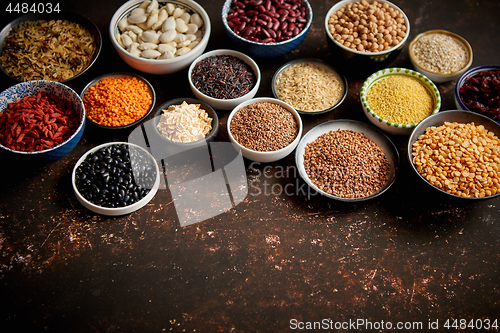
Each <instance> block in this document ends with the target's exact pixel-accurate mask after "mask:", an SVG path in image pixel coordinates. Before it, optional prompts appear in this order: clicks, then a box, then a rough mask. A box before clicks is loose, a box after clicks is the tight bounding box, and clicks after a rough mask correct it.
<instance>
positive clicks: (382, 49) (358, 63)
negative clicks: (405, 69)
mask: <svg viewBox="0 0 500 333" xmlns="http://www.w3.org/2000/svg"><path fill="white" fill-rule="evenodd" d="M324 29H325V32H326V36H327V42H328V45H329V47H330V49H331V50H332V52H333V54H334V55H336V56H338V58H340V59H342V60H343V61H344V62H345V65H349V66H352V68H353V69H355V70H363V71H364V70H365V69H375V68H383V67H386V66H387V65H388V64H390V63H391V62H392V61H393V60H394V59H396V58H397V56H398V55H399V54H400V53H401V51H402V49H403V47H404V45H405V43H406V41H407V39H408V36H409V34H410V21H409V20H408V17H407V16H406V14H405V13H404V12H403V10H401V9H400V8H399V7H397V6H396V5H394V4H393V3H391V2H389V1H386V0H342V1H339V2H337V3H336V4H334V5H333V6H332V7H331V8H330V9H329V10H328V12H327V13H326V15H325V20H324Z"/></svg>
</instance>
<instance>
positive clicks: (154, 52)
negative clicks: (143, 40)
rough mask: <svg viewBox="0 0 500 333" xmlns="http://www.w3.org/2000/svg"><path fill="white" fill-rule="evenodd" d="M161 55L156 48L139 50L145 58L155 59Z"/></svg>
mask: <svg viewBox="0 0 500 333" xmlns="http://www.w3.org/2000/svg"><path fill="white" fill-rule="evenodd" d="M159 56H161V53H160V52H158V51H157V50H144V51H142V52H141V57H144V58H147V59H155V58H158V57H159Z"/></svg>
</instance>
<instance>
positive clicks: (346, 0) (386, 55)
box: [323, 0, 410, 71]
mask: <svg viewBox="0 0 500 333" xmlns="http://www.w3.org/2000/svg"><path fill="white" fill-rule="evenodd" d="M355 2H360V0H341V1H338V2H337V3H335V4H334V5H333V6H332V7H331V8H330V9H329V10H328V12H327V13H326V15H325V19H324V26H323V29H325V33H326V37H327V42H328V46H329V47H330V49H331V50H332V52H334V54H338V55H340V58H341V59H343V60H344V61H345V65H349V66H351V67H352V68H353V70H356V71H358V70H361V69H363V70H365V69H366V70H368V69H371V70H375V69H379V68H383V67H387V65H389V64H390V63H391V62H393V61H394V60H395V59H396V58H397V56H398V55H399V54H400V53H401V51H402V50H403V47H404V45H405V43H406V41H407V40H408V36H409V35H410V20H408V17H407V16H406V14H405V13H404V11H403V10H401V9H400V8H399V7H398V6H396V5H395V4H393V3H392V2H389V1H386V0H378V2H379V3H382V4H386V3H387V4H388V5H389V6H390V7H392V8H394V9H395V10H397V11H400V12H401V13H402V14H403V18H404V20H405V25H406V35H405V37H404V38H403V39H402V40H401V42H399V43H398V44H397V45H395V46H394V47H392V48H390V49H388V50H384V51H380V52H364V51H358V50H353V49H351V48H348V47H346V46H344V45H342V44H340V43H339V42H338V41H336V40H335V38H334V36H333V35H332V33H331V32H330V30H329V28H328V25H329V23H328V21H329V19H330V17H331V16H332V15H333V14H334V13H335V12H337V11H338V10H339V9H341V8H342V7H344V6H347V5H348V4H352V3H355ZM368 2H369V3H372V2H373V0H368Z"/></svg>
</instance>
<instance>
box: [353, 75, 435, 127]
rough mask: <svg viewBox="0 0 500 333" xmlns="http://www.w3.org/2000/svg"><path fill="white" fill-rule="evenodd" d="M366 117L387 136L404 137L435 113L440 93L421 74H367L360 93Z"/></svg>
mask: <svg viewBox="0 0 500 333" xmlns="http://www.w3.org/2000/svg"><path fill="white" fill-rule="evenodd" d="M360 100H361V105H362V107H363V111H364V113H365V115H366V117H367V118H368V119H369V120H370V121H371V122H372V123H373V124H374V125H376V126H377V127H379V128H381V129H382V130H383V131H385V132H387V133H389V134H399V135H408V134H410V133H411V132H412V131H413V129H414V128H415V127H416V126H417V124H418V123H419V122H421V121H422V120H424V119H425V118H427V117H429V116H430V115H432V114H434V113H437V112H439V110H440V108H441V94H440V92H439V89H438V88H437V87H436V85H435V84H434V83H433V82H432V81H431V80H429V79H428V78H427V77H426V76H425V75H423V74H421V73H418V72H416V71H414V70H411V69H407V68H386V69H382V70H379V71H377V72H375V73H373V74H372V75H370V76H369V77H368V78H367V79H366V80H365V81H364V83H363V85H362V87H361V92H360Z"/></svg>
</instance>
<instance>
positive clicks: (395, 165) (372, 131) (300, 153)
mask: <svg viewBox="0 0 500 333" xmlns="http://www.w3.org/2000/svg"><path fill="white" fill-rule="evenodd" d="M338 130H351V131H354V132H357V133H364V134H365V135H366V136H367V137H368V138H369V139H370V140H372V141H373V142H375V143H376V144H377V145H378V146H379V147H380V149H382V150H383V151H384V153H385V155H386V157H387V159H388V160H389V163H390V166H391V170H390V172H389V177H388V179H387V181H386V182H385V184H384V185H383V186H382V187H381V188H380V189H379V190H378V191H376V192H374V193H372V194H370V195H367V196H364V197H360V198H343V197H339V196H336V195H333V194H330V193H327V192H325V191H323V190H321V189H320V188H319V187H318V186H316V185H315V184H314V183H313V182H312V181H311V179H310V178H309V176H308V175H307V172H306V169H305V168H304V155H305V149H306V146H307V144H308V143H311V142H313V141H315V140H316V139H317V138H318V137H320V136H321V135H323V134H326V133H329V132H330V131H338ZM295 164H296V165H297V169H298V170H299V174H300V176H301V177H302V179H304V181H305V182H306V183H307V184H308V185H309V186H310V187H311V188H312V189H314V190H315V191H316V192H318V193H320V194H321V195H324V196H326V197H328V198H330V199H335V200H339V201H346V202H357V201H365V200H369V199H373V198H375V197H377V196H379V195H381V194H382V193H384V192H385V191H387V190H388V189H389V187H391V185H392V184H393V183H394V181H395V180H396V176H397V174H398V172H399V154H398V150H397V149H396V146H395V145H394V144H393V143H392V141H391V140H390V139H389V138H388V137H387V136H386V135H385V134H384V133H382V132H381V131H380V130H379V129H377V128H375V127H373V126H372V125H369V124H366V123H363V122H360V121H357V120H350V119H337V120H331V121H327V122H325V123H322V124H319V125H317V126H315V127H314V128H312V129H311V130H309V131H308V132H307V133H306V134H305V135H304V137H303V138H302V139H301V140H300V142H299V145H298V146H297V149H296V151H295Z"/></svg>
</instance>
